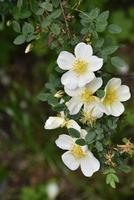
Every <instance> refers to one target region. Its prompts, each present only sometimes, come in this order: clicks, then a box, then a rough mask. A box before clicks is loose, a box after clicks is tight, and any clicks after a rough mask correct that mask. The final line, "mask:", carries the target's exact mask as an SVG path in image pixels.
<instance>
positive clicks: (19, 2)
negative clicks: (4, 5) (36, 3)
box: [17, 0, 23, 8]
mask: <svg viewBox="0 0 134 200" xmlns="http://www.w3.org/2000/svg"><path fill="white" fill-rule="evenodd" d="M22 5H23V0H18V1H17V7H18V8H21V7H22Z"/></svg>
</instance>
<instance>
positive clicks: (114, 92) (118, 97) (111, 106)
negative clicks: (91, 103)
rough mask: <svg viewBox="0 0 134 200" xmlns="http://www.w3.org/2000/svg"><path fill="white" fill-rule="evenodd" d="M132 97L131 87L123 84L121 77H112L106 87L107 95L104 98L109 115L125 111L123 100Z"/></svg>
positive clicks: (106, 111)
mask: <svg viewBox="0 0 134 200" xmlns="http://www.w3.org/2000/svg"><path fill="white" fill-rule="evenodd" d="M130 97H131V94H130V90H129V87H128V86H126V85H121V79H120V78H112V79H110V80H109V81H108V83H107V85H106V87H105V96H104V98H102V102H103V105H104V107H105V113H106V114H107V115H113V116H115V117H118V116H120V115H121V114H122V113H123V112H124V106H123V104H122V103H121V102H124V101H127V100H128V99H129V98H130Z"/></svg>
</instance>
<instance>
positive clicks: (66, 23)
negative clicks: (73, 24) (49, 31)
mask: <svg viewBox="0 0 134 200" xmlns="http://www.w3.org/2000/svg"><path fill="white" fill-rule="evenodd" d="M60 7H61V10H62V14H63V17H64V20H65V25H66V29H67V33H68V36H69V37H70V38H71V33H70V30H69V25H68V22H67V18H66V15H65V12H64V8H63V4H62V0H60Z"/></svg>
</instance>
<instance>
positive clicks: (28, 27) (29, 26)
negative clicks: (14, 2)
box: [22, 22, 34, 35]
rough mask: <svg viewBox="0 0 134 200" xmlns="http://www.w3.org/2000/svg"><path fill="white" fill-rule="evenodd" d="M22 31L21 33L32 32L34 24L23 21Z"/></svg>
mask: <svg viewBox="0 0 134 200" xmlns="http://www.w3.org/2000/svg"><path fill="white" fill-rule="evenodd" d="M22 32H23V34H26V35H27V34H29V33H33V32H34V26H33V25H32V24H30V23H27V22H25V23H24V25H23V27H22Z"/></svg>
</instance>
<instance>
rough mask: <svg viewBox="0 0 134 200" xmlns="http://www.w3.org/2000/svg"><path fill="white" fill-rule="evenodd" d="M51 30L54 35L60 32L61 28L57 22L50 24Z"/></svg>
mask: <svg viewBox="0 0 134 200" xmlns="http://www.w3.org/2000/svg"><path fill="white" fill-rule="evenodd" d="M51 31H52V33H54V34H55V35H59V34H60V32H61V28H60V26H59V25H58V24H52V26H51Z"/></svg>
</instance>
